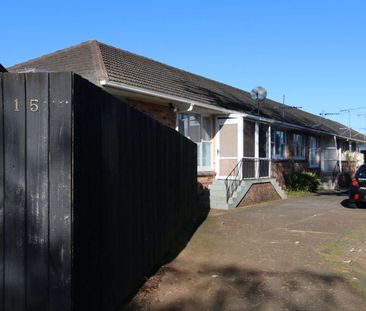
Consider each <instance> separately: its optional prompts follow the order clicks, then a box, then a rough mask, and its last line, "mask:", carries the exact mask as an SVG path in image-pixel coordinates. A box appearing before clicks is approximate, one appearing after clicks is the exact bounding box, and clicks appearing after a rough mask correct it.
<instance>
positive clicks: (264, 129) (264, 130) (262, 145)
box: [259, 124, 269, 158]
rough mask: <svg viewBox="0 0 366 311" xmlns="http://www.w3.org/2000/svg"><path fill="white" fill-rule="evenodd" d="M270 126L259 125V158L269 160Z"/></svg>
mask: <svg viewBox="0 0 366 311" xmlns="http://www.w3.org/2000/svg"><path fill="white" fill-rule="evenodd" d="M268 128H269V127H268V125H267V124H259V157H260V158H268V156H269V154H268Z"/></svg>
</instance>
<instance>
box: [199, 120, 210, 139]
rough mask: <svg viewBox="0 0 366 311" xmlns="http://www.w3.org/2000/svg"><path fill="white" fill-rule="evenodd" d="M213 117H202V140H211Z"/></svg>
mask: <svg viewBox="0 0 366 311" xmlns="http://www.w3.org/2000/svg"><path fill="white" fill-rule="evenodd" d="M211 132H212V131H211V119H210V118H209V117H202V137H201V138H202V140H211Z"/></svg>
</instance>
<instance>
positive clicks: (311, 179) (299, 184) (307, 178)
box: [285, 172, 320, 192]
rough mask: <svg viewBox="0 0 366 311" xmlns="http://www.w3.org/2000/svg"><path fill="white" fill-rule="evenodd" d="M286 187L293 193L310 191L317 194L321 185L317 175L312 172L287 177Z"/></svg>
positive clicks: (296, 173)
mask: <svg viewBox="0 0 366 311" xmlns="http://www.w3.org/2000/svg"><path fill="white" fill-rule="evenodd" d="M285 181H286V187H287V189H288V190H291V191H310V192H316V190H317V189H318V186H319V184H320V181H319V178H318V176H317V175H316V174H314V173H311V172H303V173H298V172H295V173H292V174H290V175H287V176H286V177H285Z"/></svg>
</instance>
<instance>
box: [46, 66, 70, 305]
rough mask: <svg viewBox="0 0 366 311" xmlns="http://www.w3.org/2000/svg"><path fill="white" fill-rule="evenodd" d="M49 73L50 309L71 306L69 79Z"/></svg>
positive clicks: (67, 76) (64, 75)
mask: <svg viewBox="0 0 366 311" xmlns="http://www.w3.org/2000/svg"><path fill="white" fill-rule="evenodd" d="M71 77H72V76H71V74H70V73H50V78H49V79H50V129H49V131H50V132H49V139H50V144H49V148H50V162H49V184H50V189H49V202H50V203H49V218H50V219H49V221H50V223H49V226H50V230H49V243H50V245H49V248H50V250H49V252H50V259H49V260H50V271H49V273H50V276H49V278H50V279H49V282H50V301H49V305H50V309H51V310H60V311H67V310H70V309H71V258H72V254H71V217H72V214H71V204H72V196H71V191H72V184H71V172H72V160H71V159H72V124H71V122H72V119H71V118H72V107H71V100H72V98H71V92H72V82H71V81H72V80H71Z"/></svg>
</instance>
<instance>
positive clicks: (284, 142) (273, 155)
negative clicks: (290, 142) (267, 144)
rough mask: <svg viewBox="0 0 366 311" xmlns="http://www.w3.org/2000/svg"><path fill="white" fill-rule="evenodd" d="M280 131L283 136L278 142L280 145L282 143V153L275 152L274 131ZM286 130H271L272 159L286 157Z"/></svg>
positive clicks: (283, 158)
mask: <svg viewBox="0 0 366 311" xmlns="http://www.w3.org/2000/svg"><path fill="white" fill-rule="evenodd" d="M277 132H281V133H282V134H283V135H282V136H281V137H282V138H283V141H282V142H280V145H283V151H282V154H276V149H278V148H276V133H277ZM286 140H287V139H286V131H284V130H279V129H273V128H272V130H271V156H272V159H273V160H285V159H286Z"/></svg>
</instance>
